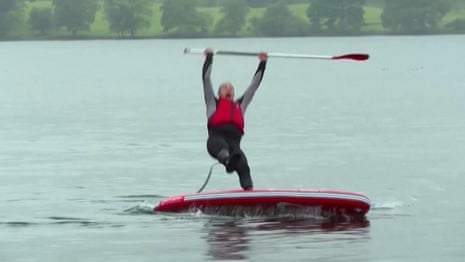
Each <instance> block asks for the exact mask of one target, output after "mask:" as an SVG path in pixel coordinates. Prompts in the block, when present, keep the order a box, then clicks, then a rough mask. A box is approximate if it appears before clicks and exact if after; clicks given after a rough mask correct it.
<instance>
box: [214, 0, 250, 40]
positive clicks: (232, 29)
mask: <svg viewBox="0 0 465 262" xmlns="http://www.w3.org/2000/svg"><path fill="white" fill-rule="evenodd" d="M248 11H249V8H248V7H247V6H246V5H245V1H244V0H235V1H229V2H227V3H225V5H224V6H223V8H222V9H221V12H222V13H223V14H224V16H223V18H221V20H220V21H218V23H217V24H216V27H215V32H216V33H219V34H225V35H228V34H229V35H233V36H236V35H237V33H238V32H239V30H241V28H242V26H243V25H244V23H245V17H246V15H247V12H248Z"/></svg>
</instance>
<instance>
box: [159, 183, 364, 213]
mask: <svg viewBox="0 0 465 262" xmlns="http://www.w3.org/2000/svg"><path fill="white" fill-rule="evenodd" d="M369 209H370V200H369V198H368V197H367V196H366V195H364V194H362V193H355V192H347V191H339V190H310V189H255V190H248V191H244V190H225V191H211V192H203V193H196V194H185V195H177V196H172V197H168V198H165V199H163V200H162V201H160V203H159V205H158V206H156V207H155V208H154V211H156V212H176V213H180V212H196V211H198V210H200V211H201V212H203V213H205V214H215V215H227V216H275V215H285V214H296V212H297V213H299V214H311V215H315V216H318V215H319V216H323V217H341V216H345V217H364V216H365V215H366V213H367V212H368V211H369Z"/></svg>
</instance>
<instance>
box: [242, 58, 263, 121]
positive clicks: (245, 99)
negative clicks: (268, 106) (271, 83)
mask: <svg viewBox="0 0 465 262" xmlns="http://www.w3.org/2000/svg"><path fill="white" fill-rule="evenodd" d="M265 68H266V61H261V62H260V63H259V64H258V68H257V71H255V74H254V76H253V78H252V82H250V85H249V87H248V88H247V89H246V90H245V92H244V94H243V95H242V97H240V98H239V99H238V102H239V103H240V104H241V109H242V112H243V113H245V110H246V109H247V107H248V106H249V104H250V102H251V101H252V98H253V96H254V94H255V91H257V89H258V87H259V86H260V83H261V82H262V78H263V74H264V73H265Z"/></svg>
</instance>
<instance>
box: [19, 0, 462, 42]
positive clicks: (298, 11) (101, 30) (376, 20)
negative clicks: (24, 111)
mask: <svg viewBox="0 0 465 262" xmlns="http://www.w3.org/2000/svg"><path fill="white" fill-rule="evenodd" d="M99 2H100V4H99V6H100V7H99V10H98V11H97V14H96V17H95V20H94V22H93V23H92V25H91V26H90V30H89V31H83V32H79V35H80V36H84V37H90V38H113V37H116V34H115V33H114V32H111V31H110V30H109V24H108V22H107V20H106V18H105V13H104V9H103V1H99ZM308 6H309V5H308V4H291V5H289V9H290V10H291V11H292V12H293V13H294V14H295V15H297V16H299V17H302V18H303V19H304V20H305V21H307V22H308V21H309V20H308V17H307V15H306V10H307V8H308ZM34 7H42V8H45V7H49V8H53V6H52V3H51V0H36V1H34V2H27V5H26V9H25V11H24V16H25V17H26V18H27V17H29V13H30V11H31V10H32V8H34ZM152 11H153V13H152V19H151V21H150V27H148V28H144V29H142V30H140V31H139V32H137V36H138V37H157V36H163V35H164V34H165V32H163V27H162V26H161V23H160V20H161V15H162V14H161V10H160V4H159V3H155V4H154V5H153V7H152ZM199 11H200V12H202V13H205V14H207V15H208V16H209V17H210V18H211V22H212V23H211V26H210V28H209V31H210V32H212V31H213V29H214V24H215V23H216V22H218V21H219V20H220V19H221V17H222V13H221V11H220V8H217V7H211V8H199ZM264 11H265V9H264V8H251V9H250V10H249V13H248V14H247V17H246V23H245V25H244V26H243V27H242V29H241V31H240V32H239V35H240V36H253V35H254V33H253V31H252V25H251V23H250V21H251V19H252V20H253V18H259V17H261V16H262V15H263V13H264ZM381 13H382V9H381V7H380V6H377V5H372V6H368V5H367V6H365V15H364V17H365V25H364V27H363V28H362V33H364V34H382V33H384V28H383V26H382V23H381ZM460 17H463V18H465V9H460V10H454V11H451V12H449V13H448V14H447V15H446V17H445V18H444V19H443V21H442V22H441V23H440V26H441V27H444V26H445V25H446V24H447V23H450V22H452V21H454V20H455V19H457V18H460ZM14 34H15V35H18V36H33V35H34V34H33V32H31V30H30V29H29V26H28V25H27V22H26V23H25V24H24V25H22V26H21V27H19V28H17V30H15V33H14ZM50 35H51V37H67V36H69V35H70V34H69V32H67V31H66V30H65V29H63V28H61V29H56V30H54V31H53V32H52V33H51V34H50ZM26 38H27V37H26Z"/></svg>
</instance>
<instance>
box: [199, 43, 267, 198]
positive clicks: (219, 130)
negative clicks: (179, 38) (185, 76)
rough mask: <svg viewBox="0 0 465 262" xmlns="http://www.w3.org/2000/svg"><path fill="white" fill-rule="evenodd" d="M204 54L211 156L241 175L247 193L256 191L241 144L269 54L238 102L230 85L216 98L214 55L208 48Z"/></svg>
mask: <svg viewBox="0 0 465 262" xmlns="http://www.w3.org/2000/svg"><path fill="white" fill-rule="evenodd" d="M204 53H205V62H204V64H203V68H202V80H203V90H204V97H205V104H206V106H207V118H208V125H207V126H208V140H207V150H208V153H209V154H210V155H211V156H212V157H213V158H215V159H217V160H218V161H219V162H220V163H221V164H223V165H224V166H225V167H226V172H228V173H232V172H234V171H236V172H237V174H238V175H239V181H240V184H241V187H242V188H243V189H244V190H252V189H253V182H252V178H251V176H250V168H249V165H248V163H247V158H246V156H245V154H244V152H243V151H242V150H241V148H240V143H241V139H242V136H243V135H244V127H245V125H244V113H245V111H246V109H247V107H248V105H249V104H250V102H251V101H252V98H253V96H254V94H255V91H257V89H258V87H259V85H260V82H261V81H262V78H263V74H264V73H265V66H266V61H267V58H268V55H267V53H264V52H261V53H259V54H258V58H259V60H260V63H259V64H258V68H257V70H256V72H255V74H254V76H253V78H252V82H251V83H250V85H249V87H248V88H247V90H245V92H244V94H243V95H242V96H241V97H239V98H238V99H236V100H234V87H233V85H232V84H231V83H230V82H225V83H223V84H221V85H220V87H219V88H218V97H216V96H215V94H214V91H213V85H212V81H211V79H210V74H211V70H212V63H213V54H214V52H213V50H212V49H210V48H207V49H205V51H204Z"/></svg>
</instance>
